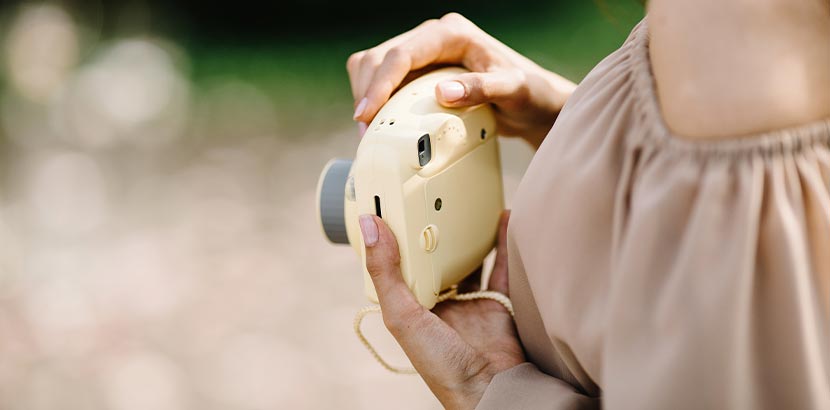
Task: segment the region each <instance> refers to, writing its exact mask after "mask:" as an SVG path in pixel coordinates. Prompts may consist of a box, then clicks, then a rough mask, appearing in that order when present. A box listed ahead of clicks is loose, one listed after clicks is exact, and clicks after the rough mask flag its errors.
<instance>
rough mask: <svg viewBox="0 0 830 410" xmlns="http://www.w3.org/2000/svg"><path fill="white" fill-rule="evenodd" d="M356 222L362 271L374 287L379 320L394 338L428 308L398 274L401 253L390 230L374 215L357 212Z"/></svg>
mask: <svg viewBox="0 0 830 410" xmlns="http://www.w3.org/2000/svg"><path fill="white" fill-rule="evenodd" d="M359 221H360V231H361V233H362V235H363V242H364V245H365V253H366V270H367V271H368V272H369V276H370V277H371V278H372V283H373V284H374V286H375V291H376V292H377V295H378V302H379V303H380V308H381V312H382V313H383V321H384V323H385V324H386V326H387V328H389V330H390V332H392V333H393V335H395V337H396V338H397V337H398V336H401V335H402V333H405V332H406V331H407V330H408V329H410V328H411V326H410V324H412V323H415V322H418V320H419V319H420V318H421V316H423V315H424V314H426V313H428V311H427V310H426V309H425V308H424V307H423V306H421V304H420V303H418V301H417V299H415V295H413V294H412V292H411V291H410V290H409V287H408V286H407V285H406V282H404V280H403V277H402V276H401V269H400V264H401V255H400V252H399V250H398V243H397V241H396V240H395V236H394V235H393V234H392V231H390V230H389V228H388V227H387V226H386V224H385V223H384V222H383V220H382V219H380V218H379V217H377V216H375V215H361V216H360V220H359ZM404 336H405V335H404Z"/></svg>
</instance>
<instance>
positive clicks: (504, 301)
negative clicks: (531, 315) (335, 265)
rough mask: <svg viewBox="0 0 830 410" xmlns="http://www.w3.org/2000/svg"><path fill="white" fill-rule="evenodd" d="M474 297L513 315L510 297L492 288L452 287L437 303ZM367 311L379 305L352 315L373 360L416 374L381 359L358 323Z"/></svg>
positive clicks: (390, 368)
mask: <svg viewBox="0 0 830 410" xmlns="http://www.w3.org/2000/svg"><path fill="white" fill-rule="evenodd" d="M476 299H490V300H495V301H496V302H499V303H501V305H502V306H504V308H505V309H507V311H508V312H510V316H514V313H513V303H511V302H510V299H509V298H508V297H507V296H505V295H504V294H503V293H501V292H496V291H493V290H480V291H476V292H469V293H460V294H459V293H458V290H457V289H456V288H455V287H453V288H451V289H450V290H448V291H447V292H444V293H442V294H441V295H439V296H438V303H441V302H443V301H445V300H458V301H470V300H476ZM369 313H380V306H379V305H368V306H365V307H363V308H362V309H360V310H358V311H357V314H356V315H355V317H354V331H355V333H356V334H357V338H358V339H360V341H361V342H362V343H363V345H364V346H366V349H368V350H369V353H371V354H372V356H373V357H374V358H375V360H377V361H378V363H380V365H381V366H383V367H384V368H386V370H389V371H390V372H392V373H397V374H418V372H417V371H416V370H415V369H413V368H411V367H408V368H407V367H396V366H392V365H391V364H389V363H388V362H387V361H386V360H383V358H382V357H380V354H379V353H378V352H377V350H375V348H374V347H373V346H372V344H371V343H369V340H368V339H366V336H364V335H363V331H362V330H361V329H360V324H361V322H363V318H364V317H366V315H368V314H369Z"/></svg>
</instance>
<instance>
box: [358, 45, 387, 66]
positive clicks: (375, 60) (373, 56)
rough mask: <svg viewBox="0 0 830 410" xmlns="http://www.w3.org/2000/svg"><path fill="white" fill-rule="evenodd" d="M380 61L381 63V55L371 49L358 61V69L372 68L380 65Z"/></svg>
mask: <svg viewBox="0 0 830 410" xmlns="http://www.w3.org/2000/svg"><path fill="white" fill-rule="evenodd" d="M381 61H383V55H381V54H380V53H378V51H377V50H375V49H372V50H368V51H366V52H365V54H363V58H361V59H360V68H362V69H365V68H373V67H377V66H378V65H380V63H381Z"/></svg>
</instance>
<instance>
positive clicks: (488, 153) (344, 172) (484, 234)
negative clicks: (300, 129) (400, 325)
mask: <svg viewBox="0 0 830 410" xmlns="http://www.w3.org/2000/svg"><path fill="white" fill-rule="evenodd" d="M464 72H466V71H465V70H463V69H461V68H443V69H439V70H436V71H433V72H430V73H428V74H426V75H423V76H421V77H419V78H417V79H415V80H414V81H412V82H411V83H409V84H407V85H405V86H404V87H402V88H401V89H400V90H398V91H397V92H396V93H395V94H394V95H393V96H392V97H391V98H390V99H389V101H388V102H387V103H386V104H385V105H384V107H383V108H382V109H381V110H380V112H379V113H378V114H377V115H376V116H375V118H374V120H373V121H372V123H371V124H369V126H368V128H367V131H366V133H365V134H364V136H363V139H362V140H361V142H360V145H359V147H358V149H357V153H356V155H355V159H354V161H349V160H344V159H333V160H331V161H329V163H328V164H327V165H326V167H325V169H324V170H323V172H322V174H321V176H320V182H319V183H318V188H317V192H318V201H317V203H318V211H319V212H318V215H319V217H320V223H321V225H322V227H323V231H324V233H325V235H326V236H327V237H328V239H329V240H330V241H332V242H334V243H349V244H351V245H352V247H353V248H354V249H355V251H356V252H357V253H358V254H359V255H360V257H361V260H362V261H363V267H364V268H363V276H364V289H365V293H366V295H367V297H368V298H369V299H370V300H372V301H374V302H377V295H376V294H375V289H374V286H373V285H372V281H371V278H370V277H369V274H368V272H367V271H366V268H365V266H366V264H365V260H366V259H365V255H364V245H363V239H362V236H361V233H360V226H359V224H358V216H359V215H362V214H375V215H378V216H379V217H381V218H383V220H384V221H385V222H386V224H387V225H388V226H389V228H390V229H391V231H392V232H393V233H394V235H395V237H396V239H397V242H398V247H399V249H400V253H401V273H402V275H403V279H404V281H405V282H406V283H407V285H408V286H409V288H410V289H411V290H412V292H413V294H414V295H415V297H416V298H417V299H418V301H419V302H420V303H421V305H423V306H425V307H427V308H432V307H433V306H434V305H435V303H436V302H437V298H438V295H439V294H440V293H441V292H442V291H445V290H447V289H449V288H450V287H451V286H453V285H455V284H457V283H459V282H460V281H461V280H462V279H464V278H465V277H466V276H467V275H469V274H470V273H471V272H473V271H474V270H475V269H476V268H477V267H479V266H480V264H481V262H482V260H483V259H484V257H485V256H486V255H487V254H488V253H489V252H490V250H491V249H492V248H493V246H494V244H495V241H496V236H497V234H498V221H499V217H500V215H501V212H502V210H503V208H504V197H503V189H502V176H501V164H500V158H499V145H498V139H497V136H496V129H495V118H494V113H493V109H492V107H490V106H489V105H487V104H482V105H477V106H473V107H465V108H447V107H444V106H442V105H440V104H439V103H438V101H437V100H436V98H435V87H436V85H437V84H438V82H440V81H443V80H445V79H449V78H451V77H453V76H455V75H458V74H461V73H464Z"/></svg>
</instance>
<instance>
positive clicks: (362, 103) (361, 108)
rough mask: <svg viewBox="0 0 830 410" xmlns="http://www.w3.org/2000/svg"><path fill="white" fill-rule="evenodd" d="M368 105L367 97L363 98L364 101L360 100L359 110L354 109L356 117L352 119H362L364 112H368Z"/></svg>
mask: <svg viewBox="0 0 830 410" xmlns="http://www.w3.org/2000/svg"><path fill="white" fill-rule="evenodd" d="M368 103H369V100H367V99H366V97H363V99H362V100H360V103H358V104H357V108H355V109H354V117H352V118H354V119H357V117H360V116H361V115H362V114H363V111H366V104H368Z"/></svg>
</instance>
